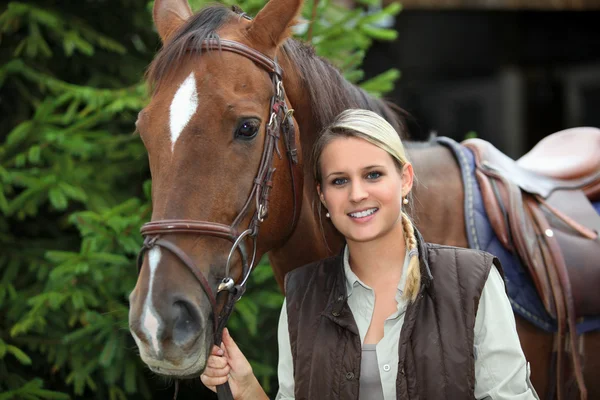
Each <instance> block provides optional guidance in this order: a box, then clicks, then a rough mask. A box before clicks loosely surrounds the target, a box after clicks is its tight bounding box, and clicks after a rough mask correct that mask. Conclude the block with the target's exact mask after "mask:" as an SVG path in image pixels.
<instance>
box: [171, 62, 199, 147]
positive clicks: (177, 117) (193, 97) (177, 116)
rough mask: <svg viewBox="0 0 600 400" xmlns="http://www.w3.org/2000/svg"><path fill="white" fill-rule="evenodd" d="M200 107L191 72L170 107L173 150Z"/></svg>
mask: <svg viewBox="0 0 600 400" xmlns="http://www.w3.org/2000/svg"><path fill="white" fill-rule="evenodd" d="M197 109H198V90H197V89H196V78H195V77H194V73H193V72H192V73H190V74H189V75H188V77H187V78H186V79H185V80H184V81H183V83H182V84H181V86H179V89H177V92H176V93H175V96H173V101H171V107H170V108H169V126H170V128H171V151H173V150H174V149H175V143H176V142H177V139H179V135H181V132H182V131H183V129H184V128H185V127H186V125H187V124H188V122H190V120H191V119H192V116H193V115H194V114H195V113H196V110H197Z"/></svg>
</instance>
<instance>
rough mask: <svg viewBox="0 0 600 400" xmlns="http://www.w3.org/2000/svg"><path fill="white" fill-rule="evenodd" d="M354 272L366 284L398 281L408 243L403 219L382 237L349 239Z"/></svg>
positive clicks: (374, 284) (373, 284)
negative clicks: (364, 239) (366, 240)
mask: <svg viewBox="0 0 600 400" xmlns="http://www.w3.org/2000/svg"><path fill="white" fill-rule="evenodd" d="M347 243H348V251H349V253H350V257H349V262H350V268H351V269H352V272H354V273H355V274H356V276H357V277H358V278H359V279H360V280H361V281H362V282H364V283H365V284H366V285H368V286H371V287H375V286H378V285H379V284H381V283H382V282H395V283H397V282H398V281H399V280H400V277H401V276H402V266H403V265H404V257H405V254H406V244H405V240H404V231H403V228H402V221H401V220H400V221H398V223H397V224H396V225H395V226H394V228H393V229H392V230H391V231H389V232H388V233H387V234H385V235H384V236H382V237H379V238H377V239H375V240H371V241H368V242H355V241H351V240H348V241H347Z"/></svg>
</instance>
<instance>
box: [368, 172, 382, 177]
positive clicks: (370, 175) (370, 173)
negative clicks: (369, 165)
mask: <svg viewBox="0 0 600 400" xmlns="http://www.w3.org/2000/svg"><path fill="white" fill-rule="evenodd" d="M380 177H381V172H378V171H371V172H369V173H368V174H367V179H377V178H380Z"/></svg>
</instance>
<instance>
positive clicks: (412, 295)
mask: <svg viewBox="0 0 600 400" xmlns="http://www.w3.org/2000/svg"><path fill="white" fill-rule="evenodd" d="M402 227H403V228H404V240H405V242H406V251H408V252H409V255H410V260H409V261H408V271H407V277H406V285H405V287H404V295H403V296H404V298H405V299H407V300H410V301H415V300H416V299H417V295H418V294H419V288H420V287H421V267H420V265H419V253H418V251H417V238H416V237H415V229H414V227H413V224H412V222H411V220H410V217H409V216H408V214H406V212H404V211H402Z"/></svg>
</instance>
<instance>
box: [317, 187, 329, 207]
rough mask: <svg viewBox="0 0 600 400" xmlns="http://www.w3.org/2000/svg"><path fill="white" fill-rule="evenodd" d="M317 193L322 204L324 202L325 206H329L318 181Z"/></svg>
mask: <svg viewBox="0 0 600 400" xmlns="http://www.w3.org/2000/svg"><path fill="white" fill-rule="evenodd" d="M317 193H318V194H319V200H320V201H321V204H323V205H324V206H325V207H327V205H326V204H325V196H324V195H323V192H322V191H321V184H320V183H317Z"/></svg>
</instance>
